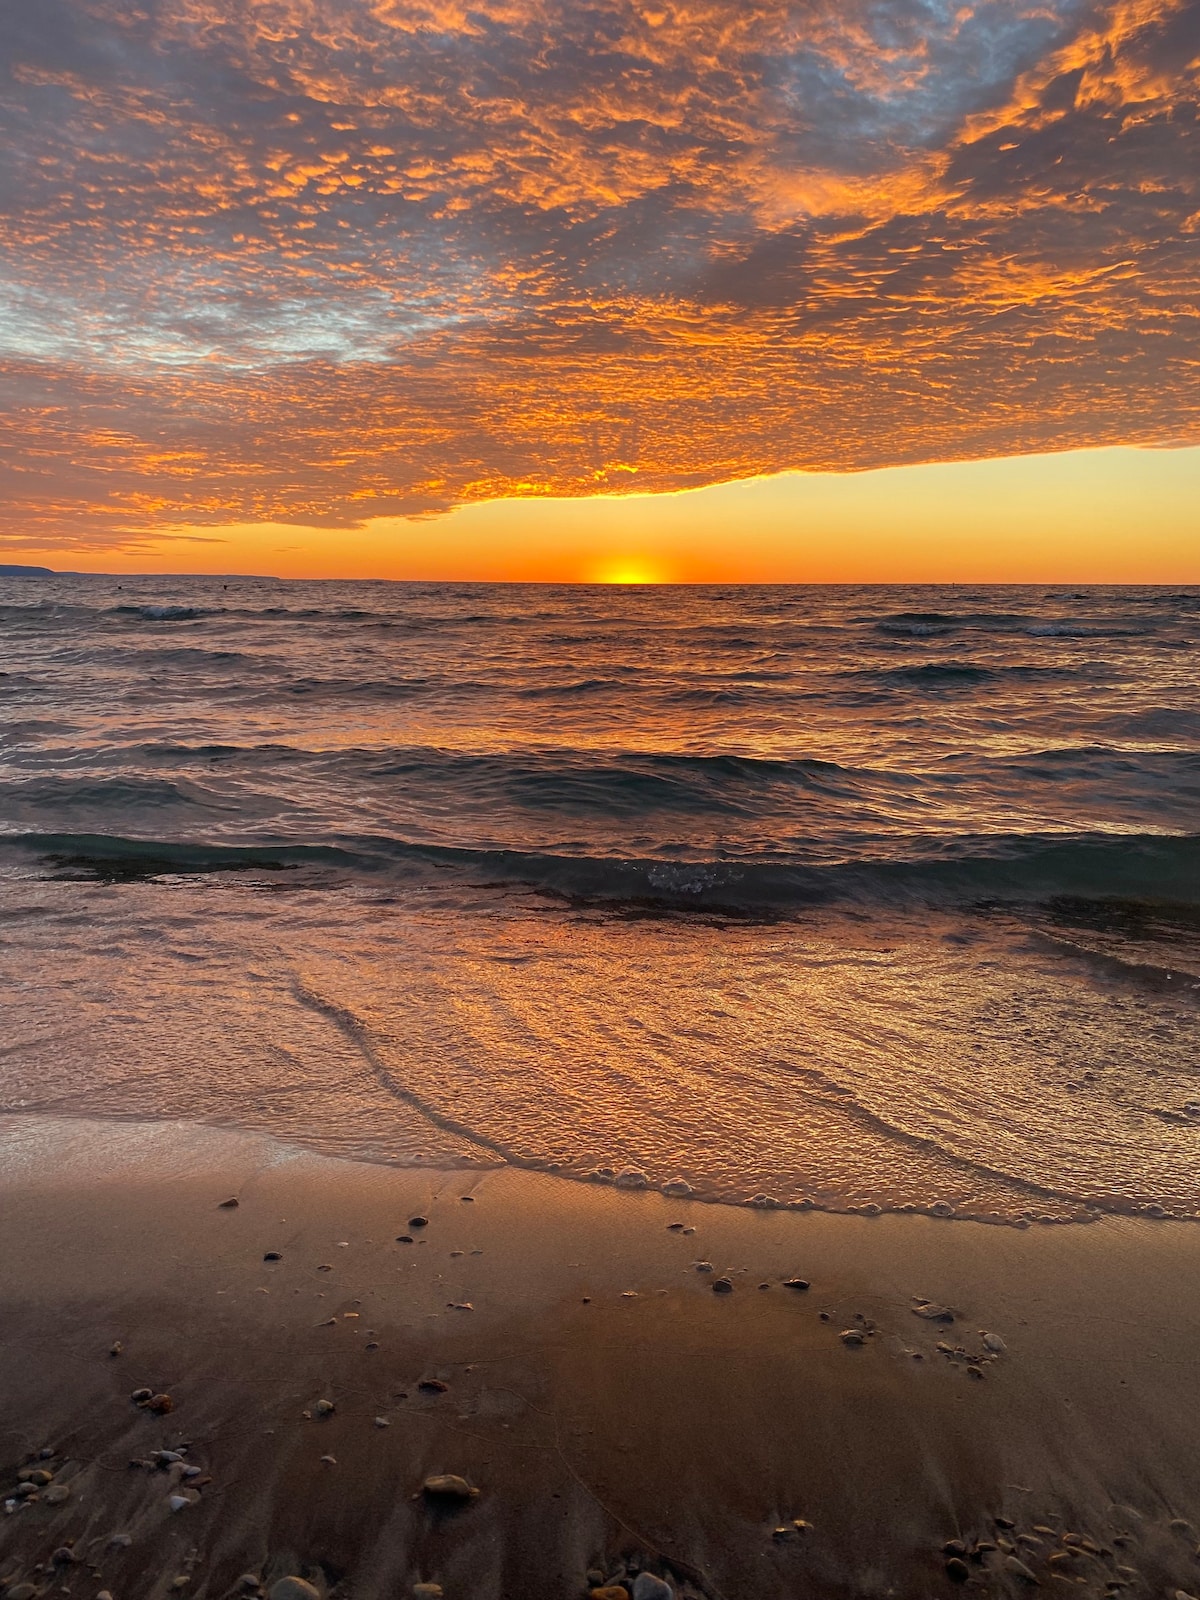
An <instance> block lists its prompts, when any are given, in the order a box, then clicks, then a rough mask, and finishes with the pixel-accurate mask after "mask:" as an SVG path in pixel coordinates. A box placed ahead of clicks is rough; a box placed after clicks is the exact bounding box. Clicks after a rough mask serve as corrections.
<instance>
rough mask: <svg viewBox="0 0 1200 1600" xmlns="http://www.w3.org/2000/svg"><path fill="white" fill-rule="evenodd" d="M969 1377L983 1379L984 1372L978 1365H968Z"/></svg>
mask: <svg viewBox="0 0 1200 1600" xmlns="http://www.w3.org/2000/svg"><path fill="white" fill-rule="evenodd" d="M967 1377H968V1378H976V1379H981V1378H982V1377H983V1373H982V1372H980V1370H979V1368H978V1367H968V1368H967Z"/></svg>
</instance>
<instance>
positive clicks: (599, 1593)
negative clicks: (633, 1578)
mask: <svg viewBox="0 0 1200 1600" xmlns="http://www.w3.org/2000/svg"><path fill="white" fill-rule="evenodd" d="M590 1600H629V1590H628V1589H626V1588H625V1586H624V1585H623V1584H620V1583H605V1584H601V1586H600V1588H598V1589H593V1590H592V1591H591V1596H590Z"/></svg>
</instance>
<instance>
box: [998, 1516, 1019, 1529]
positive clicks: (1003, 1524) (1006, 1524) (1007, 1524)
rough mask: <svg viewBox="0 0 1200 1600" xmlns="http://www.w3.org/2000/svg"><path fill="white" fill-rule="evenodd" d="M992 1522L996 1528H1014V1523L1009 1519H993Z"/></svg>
mask: <svg viewBox="0 0 1200 1600" xmlns="http://www.w3.org/2000/svg"><path fill="white" fill-rule="evenodd" d="M992 1521H993V1522H994V1523H995V1524H996V1526H997V1527H998V1528H1015V1527H1016V1523H1015V1522H1014V1521H1013V1519H1012V1518H1011V1517H993V1518H992Z"/></svg>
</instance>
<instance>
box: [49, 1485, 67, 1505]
mask: <svg viewBox="0 0 1200 1600" xmlns="http://www.w3.org/2000/svg"><path fill="white" fill-rule="evenodd" d="M70 1498H71V1491H70V1489H68V1488H67V1486H66V1484H65V1483H54V1484H51V1486H50V1487H49V1488H48V1489H47V1490H46V1492H45V1494H44V1495H43V1496H42V1499H43V1500H44V1501H45V1502H46V1504H47V1505H48V1506H61V1505H62V1504H63V1503H64V1502H65V1501H67V1500H69V1499H70Z"/></svg>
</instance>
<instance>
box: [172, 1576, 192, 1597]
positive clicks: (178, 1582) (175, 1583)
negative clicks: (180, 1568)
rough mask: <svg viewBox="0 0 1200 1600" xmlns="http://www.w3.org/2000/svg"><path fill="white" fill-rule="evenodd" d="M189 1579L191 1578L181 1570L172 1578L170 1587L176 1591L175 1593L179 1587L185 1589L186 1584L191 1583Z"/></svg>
mask: <svg viewBox="0 0 1200 1600" xmlns="http://www.w3.org/2000/svg"><path fill="white" fill-rule="evenodd" d="M191 1581H192V1580H191V1579H190V1578H189V1577H188V1575H187V1574H186V1573H185V1572H181V1573H180V1574H179V1576H178V1577H177V1578H175V1579H173V1580H172V1582H171V1588H172V1589H174V1590H175V1591H176V1593H178V1591H179V1590H180V1589H186V1588H187V1586H188V1584H189V1583H191Z"/></svg>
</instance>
